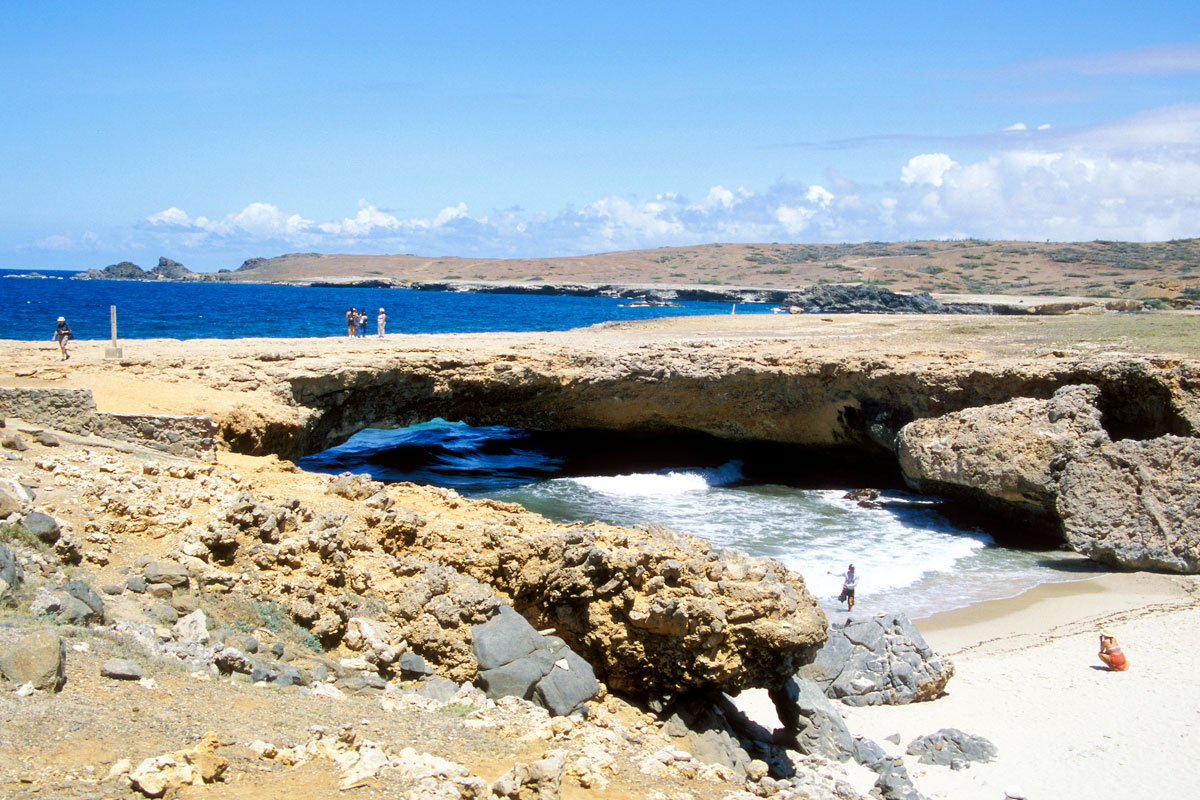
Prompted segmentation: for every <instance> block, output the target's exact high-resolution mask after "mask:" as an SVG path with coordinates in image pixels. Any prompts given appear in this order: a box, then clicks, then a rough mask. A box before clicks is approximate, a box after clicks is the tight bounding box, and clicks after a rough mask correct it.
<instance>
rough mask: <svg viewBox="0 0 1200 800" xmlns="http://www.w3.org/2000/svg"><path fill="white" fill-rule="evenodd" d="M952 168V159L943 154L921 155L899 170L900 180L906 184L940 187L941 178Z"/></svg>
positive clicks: (914, 157) (911, 159)
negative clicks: (924, 184) (925, 184)
mask: <svg viewBox="0 0 1200 800" xmlns="http://www.w3.org/2000/svg"><path fill="white" fill-rule="evenodd" d="M953 166H955V164H954V159H952V158H950V156H948V155H946V154H945V153H922V154H921V155H919V156H913V157H912V158H910V159H909V160H908V163H907V164H906V165H904V168H903V169H901V170H900V180H901V181H903V182H904V183H908V184H919V183H927V184H929V185H931V186H941V185H942V176H943V175H945V174H946V171H947V170H949V169H950V168H951V167H953Z"/></svg>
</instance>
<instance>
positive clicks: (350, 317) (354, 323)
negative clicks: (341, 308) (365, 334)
mask: <svg viewBox="0 0 1200 800" xmlns="http://www.w3.org/2000/svg"><path fill="white" fill-rule="evenodd" d="M357 327H358V309H357V308H355V307H354V306H351V307H350V310H349V311H347V312H346V335H347V336H349V337H350V338H351V339H353V338H354V330H355V329H356V328H357Z"/></svg>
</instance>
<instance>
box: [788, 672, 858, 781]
mask: <svg viewBox="0 0 1200 800" xmlns="http://www.w3.org/2000/svg"><path fill="white" fill-rule="evenodd" d="M771 700H772V701H774V703H775V710H776V712H777V713H778V714H779V721H780V722H782V723H783V726H784V730H787V731H794V732H795V740H796V749H797V750H799V751H800V752H801V753H804V754H805V755H819V756H823V757H824V758H828V759H830V760H833V761H846V760H847V759H850V758H857V756H858V747H857V745H856V743H855V740H854V736H853V735H852V734H851V733H850V730H849V728H847V727H846V722H845V720H843V719H842V715H841V714H840V713H838V710H837V709H836V708H834V706H833V703H831V702H829V699H828V698H827V697H825V693H824V692H823V691H822V690H821V687H820V686H819V685H818V684H817V683H816V682H815V681H812V680H809V679H807V678H803V677H800V676H798V675H797V676H793V677H792V678H791V679H790V680H789V681H788V682H787V683H785V684H784V685H783V686H782V687H779V688H776V689H772V690H771Z"/></svg>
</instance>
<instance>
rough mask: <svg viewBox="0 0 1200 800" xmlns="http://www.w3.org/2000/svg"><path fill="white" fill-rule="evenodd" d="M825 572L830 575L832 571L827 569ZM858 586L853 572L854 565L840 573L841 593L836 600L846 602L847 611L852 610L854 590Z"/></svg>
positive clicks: (856, 577)
mask: <svg viewBox="0 0 1200 800" xmlns="http://www.w3.org/2000/svg"><path fill="white" fill-rule="evenodd" d="M826 572H827V573H828V574H830V575H832V574H833V573H832V572H830V571H829V570H826ZM857 588H858V576H857V575H855V574H854V565H853V564H851V565H850V568H849V569H847V570H846V572H845V573H844V574H843V575H842V593H841V594H840V595H838V602H839V603H843V602H844V603H845V604H846V610H847V611H853V610H854V590H855V589H857Z"/></svg>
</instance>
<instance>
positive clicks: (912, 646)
mask: <svg viewBox="0 0 1200 800" xmlns="http://www.w3.org/2000/svg"><path fill="white" fill-rule="evenodd" d="M799 674H800V675H801V676H803V677H805V678H809V679H811V680H813V681H815V682H816V683H817V684H818V685H819V686H820V687H821V689H822V690H823V691H824V693H825V696H826V697H829V698H831V699H835V700H841V701H842V702H843V703H845V704H846V705H851V706H874V705H903V704H905V703H915V702H920V701H923V700H932V699H933V698H935V697H937V696H938V695H940V694H941V693H942V691H944V690H945V688H946V684H947V683H948V682H949V680H950V678H951V677H952V676H953V675H954V664H953V663H951V662H950V661H949V659H945V658H940V657H939V656H938V655H937V654H936V653H934V652H933V650H931V649H930V647H929V645H927V644H926V643H925V640H924V638H922V636H921V634H920V632H919V631H917V629H916V627H915V626H914V625H913V624H912V622H910V621H909V619H908V617H906V616H904V615H903V614H896V615H890V616H884V615H881V616H877V617H872V618H871V619H867V620H854V619H847V620H846V621H845V622H843V623H841V624H840V625H834V626H832V627H831V628H830V629H829V639H828V640H826V642H825V644H824V646H823V647H822V648H821V649H820V651H818V653H817V657H816V658H815V659H814V660H813V662H812V663H811V664H807V665H806V666H804V667H802V668H801V669H800V672H799Z"/></svg>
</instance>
